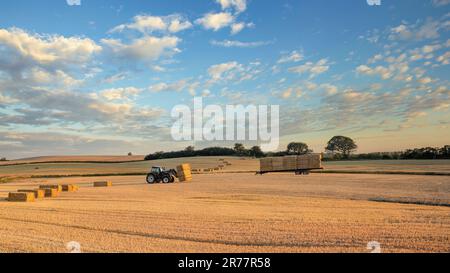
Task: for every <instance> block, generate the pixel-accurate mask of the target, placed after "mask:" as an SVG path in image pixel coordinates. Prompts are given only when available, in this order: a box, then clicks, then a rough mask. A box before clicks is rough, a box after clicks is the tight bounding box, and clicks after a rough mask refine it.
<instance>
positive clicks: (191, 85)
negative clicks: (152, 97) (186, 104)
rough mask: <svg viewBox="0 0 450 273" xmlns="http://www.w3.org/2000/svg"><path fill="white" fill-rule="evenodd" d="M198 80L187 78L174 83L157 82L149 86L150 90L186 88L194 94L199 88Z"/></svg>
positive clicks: (174, 90)
mask: <svg viewBox="0 0 450 273" xmlns="http://www.w3.org/2000/svg"><path fill="white" fill-rule="evenodd" d="M198 86H199V83H198V82H191V81H189V80H186V79H182V80H179V81H176V82H173V83H164V82H161V83H157V84H154V85H151V86H149V87H148V90H149V91H150V92H155V93H158V92H181V91H184V90H187V91H189V93H190V94H194V93H195V90H196V89H197V88H198Z"/></svg>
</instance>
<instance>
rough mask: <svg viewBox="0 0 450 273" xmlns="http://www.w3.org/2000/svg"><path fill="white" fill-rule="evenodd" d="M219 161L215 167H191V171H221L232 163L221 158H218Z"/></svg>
mask: <svg viewBox="0 0 450 273" xmlns="http://www.w3.org/2000/svg"><path fill="white" fill-rule="evenodd" d="M219 162H220V163H219V165H217V167H214V168H206V169H192V172H193V173H197V174H199V173H214V172H218V171H221V170H223V169H225V168H226V167H228V166H231V165H232V164H231V162H229V161H227V160H225V159H223V158H221V159H219Z"/></svg>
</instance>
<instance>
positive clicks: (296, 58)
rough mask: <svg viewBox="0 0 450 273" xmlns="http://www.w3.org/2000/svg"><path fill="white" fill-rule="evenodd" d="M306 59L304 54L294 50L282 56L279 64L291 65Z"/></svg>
mask: <svg viewBox="0 0 450 273" xmlns="http://www.w3.org/2000/svg"><path fill="white" fill-rule="evenodd" d="M303 58H304V56H303V54H302V53H300V52H298V51H296V50H294V51H292V52H291V53H289V54H287V55H284V56H282V57H281V58H280V59H279V60H278V62H277V63H279V64H281V63H291V62H294V63H296V62H300V61H302V60H303Z"/></svg>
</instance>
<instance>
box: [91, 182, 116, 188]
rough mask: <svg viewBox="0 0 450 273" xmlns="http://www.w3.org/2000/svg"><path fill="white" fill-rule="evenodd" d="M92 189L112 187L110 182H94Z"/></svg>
mask: <svg viewBox="0 0 450 273" xmlns="http://www.w3.org/2000/svg"><path fill="white" fill-rule="evenodd" d="M94 187H112V182H111V181H97V182H94Z"/></svg>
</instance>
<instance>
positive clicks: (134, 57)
mask: <svg viewBox="0 0 450 273" xmlns="http://www.w3.org/2000/svg"><path fill="white" fill-rule="evenodd" d="M101 41H102V43H103V44H104V45H105V47H107V48H109V49H110V50H111V51H112V53H113V55H114V57H117V58H120V59H125V60H130V61H138V62H139V61H142V62H145V63H149V62H152V61H155V60H157V59H159V58H160V57H161V56H163V55H168V56H171V55H173V54H175V53H178V52H179V51H180V50H179V49H178V48H177V45H178V43H179V42H180V39H179V38H178V37H174V36H164V37H161V38H159V37H153V36H144V37H142V38H138V39H135V40H133V41H132V42H131V43H130V44H124V43H122V41H121V40H117V39H102V40H101Z"/></svg>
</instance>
